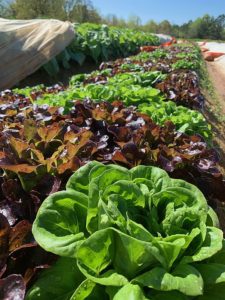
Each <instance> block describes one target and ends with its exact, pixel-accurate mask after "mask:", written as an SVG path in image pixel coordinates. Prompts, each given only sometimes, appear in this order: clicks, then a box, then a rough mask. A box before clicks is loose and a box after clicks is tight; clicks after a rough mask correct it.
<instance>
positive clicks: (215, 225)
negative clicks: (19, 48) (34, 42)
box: [0, 24, 225, 300]
mask: <svg viewBox="0 0 225 300" xmlns="http://www.w3.org/2000/svg"><path fill="white" fill-rule="evenodd" d="M78 33H79V36H78V39H77V41H74V42H73V43H72V44H71V45H70V46H69V47H68V49H66V50H65V51H67V52H64V53H62V54H61V56H59V57H57V58H55V61H51V62H50V63H49V64H48V65H47V66H45V68H46V69H48V72H49V73H51V72H53V73H54V72H55V71H57V68H58V67H59V65H60V64H61V63H62V61H63V62H64V65H65V66H66V63H68V62H69V56H70V57H73V59H74V60H77V61H78V62H79V63H82V62H83V61H84V60H85V58H86V56H92V58H93V59H94V60H95V61H96V62H99V68H98V69H97V68H96V71H94V72H92V73H88V74H86V73H82V74H78V75H74V76H73V77H72V78H71V79H70V82H69V85H68V86H64V85H62V84H57V85H54V86H51V87H46V86H44V85H38V86H34V87H27V88H23V89H19V88H16V89H12V90H5V91H1V92H0V129H1V130H0V170H1V177H0V195H1V196H0V299H3V300H23V299H26V300H38V299H40V300H51V299H56V300H85V299H87V300H124V299H128V300H129V299H130V300H131V299H132V300H164V299H167V300H214V299H216V300H224V299H225V240H224V238H223V237H224V230H225V228H222V226H220V224H222V221H223V220H224V218H225V214H223V213H220V215H219V216H217V214H216V211H217V209H218V207H222V206H223V205H224V202H225V201H224V192H225V180H224V177H223V174H222V173H221V170H220V168H219V165H218V163H219V162H220V157H219V155H218V153H217V149H215V148H214V147H213V132H212V129H211V127H210V125H209V124H208V122H207V120H206V119H205V117H204V115H203V109H204V102H205V98H204V95H203V92H202V88H201V78H202V76H203V77H204V76H205V74H204V73H203V70H204V66H203V65H204V61H203V59H202V56H201V52H200V50H199V48H198V47H197V46H196V45H194V44H191V43H185V44H176V43H174V44H172V45H168V46H166V45H164V46H158V47H153V48H152V49H151V51H150V52H149V51H143V50H145V49H146V50H148V49H150V48H148V47H143V48H142V51H139V48H140V46H149V45H156V44H157V43H158V42H159V41H158V40H157V38H154V37H153V36H150V35H149V36H145V35H144V34H143V33H140V32H139V33H138V32H137V33H136V34H135V35H134V34H132V33H131V32H130V31H129V30H125V29H124V30H122V29H121V31H120V29H115V28H110V27H109V28H108V27H104V26H103V27H99V26H97V25H96V26H95V25H90V24H88V25H82V26H80V27H79V30H78ZM67 54H68V55H67ZM129 55H130V56H129ZM65 57H67V58H65ZM60 59H61V60H60ZM109 59H113V60H111V61H110V60H109ZM54 67H55V68H54ZM61 72H62V70H61Z"/></svg>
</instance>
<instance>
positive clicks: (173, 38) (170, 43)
mask: <svg viewBox="0 0 225 300" xmlns="http://www.w3.org/2000/svg"><path fill="white" fill-rule="evenodd" d="M176 43H177V40H176V39H175V37H172V39H171V40H170V41H168V42H166V43H163V44H162V47H169V46H171V45H172V44H176Z"/></svg>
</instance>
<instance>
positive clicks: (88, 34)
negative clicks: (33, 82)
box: [44, 23, 159, 76]
mask: <svg viewBox="0 0 225 300" xmlns="http://www.w3.org/2000/svg"><path fill="white" fill-rule="evenodd" d="M74 30H75V38H74V39H73V41H72V42H71V44H70V45H69V46H68V47H67V48H66V49H65V50H64V51H63V52H62V53H60V54H59V55H58V56H56V57H55V58H53V59H52V60H51V61H50V62H48V63H47V64H46V65H44V69H45V70H46V71H47V72H48V74H49V75H51V76H54V75H56V74H57V73H58V72H59V71H60V69H61V68H65V69H68V68H70V61H75V62H77V63H78V64H80V65H82V64H83V63H84V62H85V61H86V60H88V59H89V60H92V61H93V62H95V63H96V64H97V63H99V62H100V61H104V60H109V59H116V58H118V57H126V56H128V55H131V54H135V53H137V52H138V50H139V48H140V46H142V45H143V44H145V45H156V44H158V43H159V39H158V38H157V37H156V36H155V35H152V34H148V33H144V32H142V31H134V30H131V29H125V28H117V27H113V26H107V25H96V24H89V23H84V24H74Z"/></svg>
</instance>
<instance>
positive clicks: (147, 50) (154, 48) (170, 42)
mask: <svg viewBox="0 0 225 300" xmlns="http://www.w3.org/2000/svg"><path fill="white" fill-rule="evenodd" d="M176 43H177V40H176V39H175V37H172V39H171V40H170V41H168V42H166V43H163V44H162V45H160V46H142V47H140V51H141V52H143V51H145V52H152V51H154V50H156V49H158V48H163V47H169V46H171V45H172V44H176Z"/></svg>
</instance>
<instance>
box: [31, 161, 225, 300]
mask: <svg viewBox="0 0 225 300" xmlns="http://www.w3.org/2000/svg"><path fill="white" fill-rule="evenodd" d="M217 225H218V219H217V217H216V215H215V213H213V212H212V209H211V208H209V206H208V204H207V202H206V199H205V198H204V196H203V194H202V193H201V191H200V190H198V188H196V187H195V186H193V185H191V184H189V183H187V182H185V181H183V180H177V179H171V178H170V177H169V176H168V174H167V173H166V172H165V171H163V170H161V169H159V168H156V167H150V166H137V167H135V168H133V169H131V170H127V169H126V168H123V167H120V166H116V165H103V164H101V163H98V162H91V163H89V164H87V165H86V166H84V167H82V168H80V169H79V170H78V171H76V172H75V173H74V174H73V175H72V176H71V178H70V179H69V181H68V183H67V185H66V191H63V192H58V193H55V194H52V195H50V196H49V197H48V198H47V199H46V200H45V201H44V203H43V204H42V206H41V208H40V210H39V212H38V214H37V217H36V220H35V222H34V225H33V234H34V237H35V239H36V240H37V242H38V243H39V244H40V245H41V246H42V247H43V248H44V249H45V250H47V251H51V252H53V253H55V254H58V255H60V256H64V257H65V258H61V259H66V258H67V259H71V262H73V264H74V265H76V268H77V270H79V272H80V273H79V274H80V275H77V276H78V277H79V278H78V279H79V280H78V279H77V280H78V281H79V284H77V283H76V282H74V284H73V285H70V286H71V289H70V294H69V298H65V299H68V300H69V299H70V300H75V299H80V300H81V299H103V300H104V299H106V300H108V299H110V300H111V299H112V300H120V299H121V300H124V299H125V298H126V295H127V297H128V295H129V298H126V299H134V300H136V299H137V300H141V299H143V300H144V299H150V300H161V299H178V300H188V299H199V300H207V299H210V298H207V297H208V296H207V293H209V294H212V293H216V287H217V286H218V287H219V288H220V289H222V288H221V286H223V285H225V276H224V274H225V269H224V268H225V267H224V265H223V262H221V261H218V258H217V257H219V253H220V252H221V253H223V252H224V248H223V247H224V244H223V234H222V231H221V230H220V229H218V228H217V227H216V226H217ZM54 268H56V267H55V266H54V267H52V269H50V270H48V272H50V271H51V272H53V274H54V273H56V272H57V269H56V271H54ZM208 274H209V275H208ZM42 276H48V275H46V274H44V272H43V275H42ZM41 280H42V277H40V279H39V280H38V281H37V282H36V283H35V285H34V286H33V287H32V288H31V290H30V291H29V293H28V295H27V299H28V300H33V299H43V300H45V298H44V296H43V297H40V298H35V297H34V296H33V295H35V291H37V290H38V291H39V293H40V294H41V293H42V294H43V295H45V294H46V293H48V290H49V289H50V288H51V287H48V286H47V285H46V286H45V285H43V284H40V282H42V281H41ZM80 282H81V283H80ZM62 284H63V283H62ZM84 287H85V288H84ZM67 290H69V289H68V287H66V285H65V292H66V291H67ZM71 291H73V293H72V292H71ZM224 291H225V289H224ZM60 293H61V292H60ZM70 295H72V296H70ZM96 297H99V298H96ZM174 297H176V298H174ZM56 299H59V300H61V298H60V294H59V298H56ZM218 299H219V298H218Z"/></svg>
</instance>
